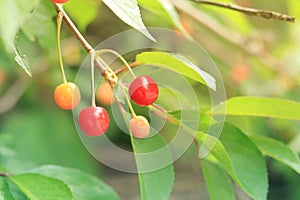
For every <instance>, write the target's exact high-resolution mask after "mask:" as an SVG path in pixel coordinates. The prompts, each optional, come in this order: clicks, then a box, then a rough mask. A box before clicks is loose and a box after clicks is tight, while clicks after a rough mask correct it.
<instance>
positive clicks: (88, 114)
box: [78, 106, 110, 136]
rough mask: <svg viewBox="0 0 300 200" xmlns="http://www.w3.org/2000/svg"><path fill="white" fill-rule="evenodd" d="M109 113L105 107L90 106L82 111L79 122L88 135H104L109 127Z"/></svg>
mask: <svg viewBox="0 0 300 200" xmlns="http://www.w3.org/2000/svg"><path fill="white" fill-rule="evenodd" d="M109 123H110V121H109V115H108V113H107V111H106V110H105V108H102V107H98V106H90V107H87V108H84V109H83V110H81V111H80V113H79V116H78V124H79V127H80V129H81V130H82V131H83V132H84V133H85V134H86V135H88V136H100V135H103V134H104V133H105V132H106V131H107V129H108V127H109Z"/></svg>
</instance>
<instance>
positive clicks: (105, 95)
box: [96, 82, 115, 106]
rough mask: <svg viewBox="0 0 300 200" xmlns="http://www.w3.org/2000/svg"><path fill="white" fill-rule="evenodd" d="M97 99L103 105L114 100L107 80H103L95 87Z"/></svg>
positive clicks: (108, 104) (109, 103)
mask: <svg viewBox="0 0 300 200" xmlns="http://www.w3.org/2000/svg"><path fill="white" fill-rule="evenodd" d="M96 94H97V100H98V102H99V103H101V105H103V106H110V105H111V104H112V103H113V102H114V101H115V98H114V94H113V90H112V88H111V86H110V84H109V83H108V82H104V83H102V84H101V85H99V87H98V88H97V92H96Z"/></svg>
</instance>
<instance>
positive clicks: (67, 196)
mask: <svg viewBox="0 0 300 200" xmlns="http://www.w3.org/2000/svg"><path fill="white" fill-rule="evenodd" d="M9 179H10V180H11V181H12V182H13V183H14V184H16V185H17V187H18V188H19V189H20V190H21V191H22V192H23V193H24V194H25V195H26V196H27V197H28V198H29V199H30V200H39V199H43V200H53V199H57V200H58V199H64V200H71V199H73V196H72V193H71V190H70V189H69V188H68V186H67V185H66V184H64V183H63V182H62V181H60V180H58V179H54V178H50V177H47V176H43V175H40V174H31V173H26V174H19V175H16V176H12V177H10V178H9Z"/></svg>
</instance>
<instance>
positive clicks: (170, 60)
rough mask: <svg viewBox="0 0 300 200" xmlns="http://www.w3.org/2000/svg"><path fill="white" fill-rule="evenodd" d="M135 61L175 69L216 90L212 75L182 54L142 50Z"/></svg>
mask: <svg viewBox="0 0 300 200" xmlns="http://www.w3.org/2000/svg"><path fill="white" fill-rule="evenodd" d="M136 61H137V62H142V63H146V64H151V65H156V66H160V67H162V68H166V69H169V70H173V71H176V72H177V73H180V74H182V75H183V76H186V77H188V78H190V79H192V80H195V81H197V82H199V83H202V84H204V85H206V86H208V87H209V88H211V89H213V90H216V80H215V79H214V77H212V76H211V75H210V74H208V73H207V72H205V71H203V70H201V69H200V68H199V67H197V66H196V65H194V64H193V63H192V62H191V61H189V60H188V59H187V58H185V57H183V56H182V55H179V54H174V53H165V52H144V53H141V54H139V55H137V57H136Z"/></svg>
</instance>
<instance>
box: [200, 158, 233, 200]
mask: <svg viewBox="0 0 300 200" xmlns="http://www.w3.org/2000/svg"><path fill="white" fill-rule="evenodd" d="M201 167H202V171H203V175H204V179H205V183H206V186H207V189H208V193H209V196H210V199H211V200H219V199H222V200H235V199H236V197H235V193H234V189H233V186H232V183H231V180H230V178H229V177H228V176H227V174H226V173H225V171H224V170H223V169H222V168H221V167H220V166H219V165H217V164H215V163H212V162H210V161H207V160H205V159H202V160H201Z"/></svg>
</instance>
